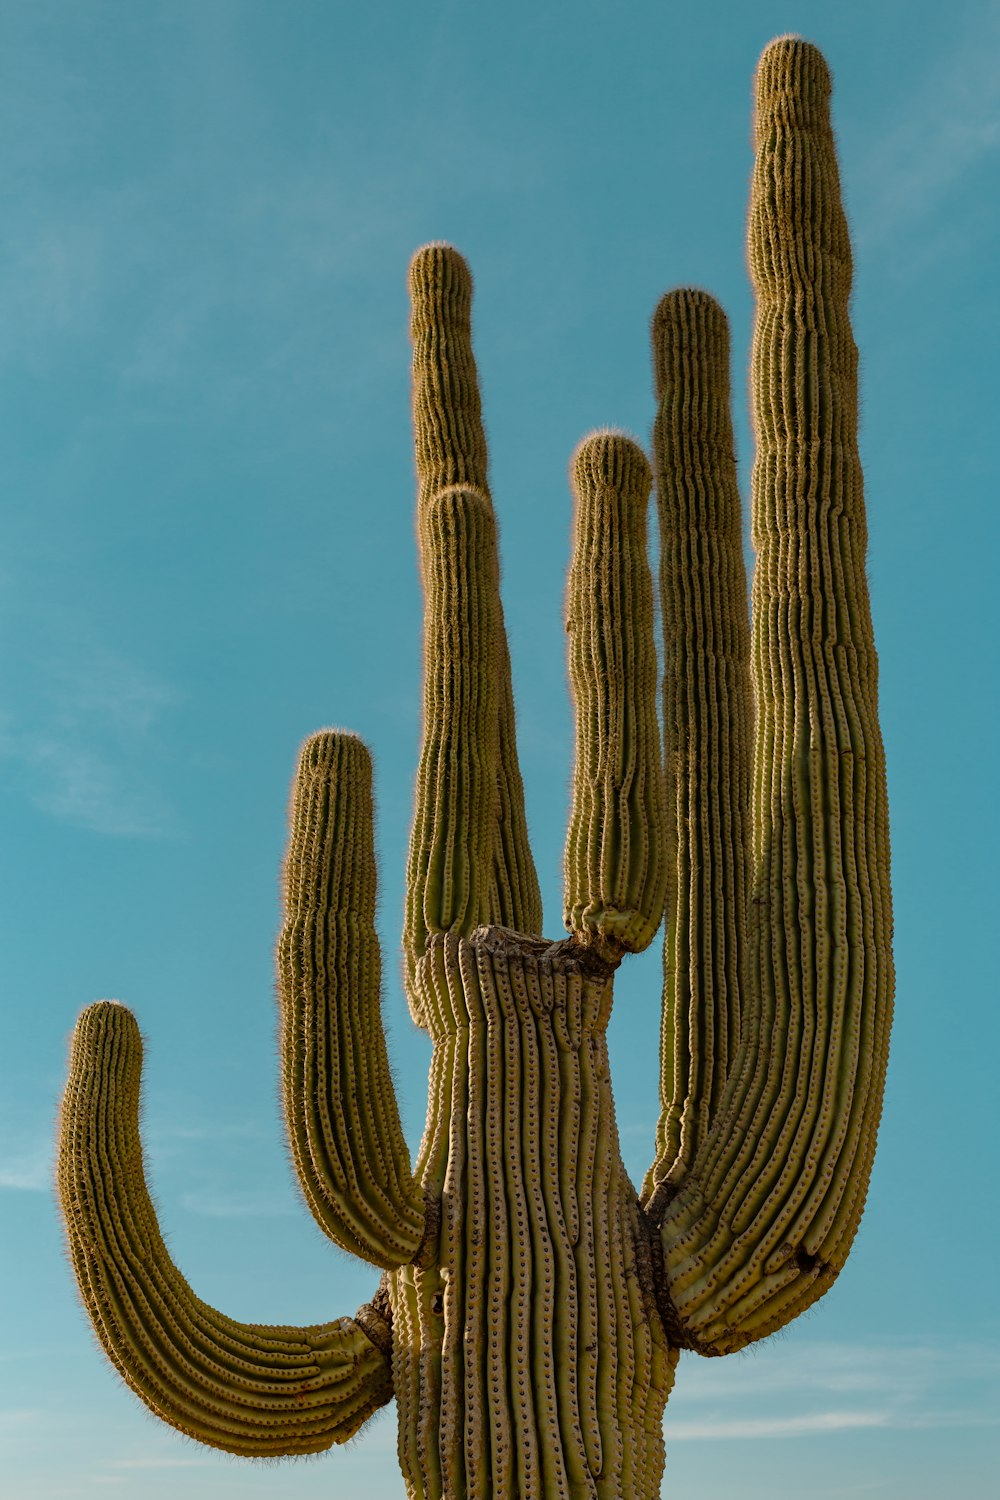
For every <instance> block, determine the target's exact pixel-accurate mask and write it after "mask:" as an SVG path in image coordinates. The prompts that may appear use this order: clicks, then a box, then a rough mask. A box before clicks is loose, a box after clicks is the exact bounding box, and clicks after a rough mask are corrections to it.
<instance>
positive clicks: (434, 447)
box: [403, 244, 542, 991]
mask: <svg viewBox="0 0 1000 1500" xmlns="http://www.w3.org/2000/svg"><path fill="white" fill-rule="evenodd" d="M410 305H411V309H412V314H411V320H410V336H411V338H412V341H413V436H414V449H415V453H416V464H417V532H418V536H419V537H420V538H421V542H422V545H421V560H422V563H423V565H424V566H423V574H424V592H425V596H426V597H428V598H435V597H437V596H436V595H435V593H434V582H433V578H432V577H429V576H428V568H429V567H433V563H434V560H435V558H436V557H437V555H438V554H436V553H435V551H434V549H433V548H428V547H427V546H425V545H423V536H424V527H425V523H426V518H427V515H428V508H429V505H430V503H431V502H432V500H433V498H434V497H435V496H439V495H440V494H441V493H442V492H443V491H445V490H448V489H450V488H452V487H454V486H460V487H461V486H466V487H468V488H469V489H471V490H474V491H475V492H476V493H477V494H479V495H481V496H483V498H484V499H485V500H486V502H487V505H488V506H489V508H490V510H492V502H491V499H490V490H489V484H488V480H487V473H486V468H487V453H486V435H485V433H484V431H483V422H482V408H481V404H480V399H479V384H478V378H477V374H476V361H475V358H474V356H473V353H472V329H471V323H470V316H471V308H472V275H471V273H470V271H469V268H468V266H467V265H466V263H465V261H464V260H463V258H462V257H461V255H459V254H458V252H457V251H456V250H453V249H452V247H451V246H450V245H440V244H434V245H425V246H424V247H423V249H421V250H418V251H417V253H416V255H415V256H414V257H413V260H412V261H411V263H410ZM494 524H495V523H494ZM489 568H490V570H491V572H490V574H489V575H488V576H492V578H493V579H494V580H495V584H494V586H495V588H496V591H497V593H496V602H495V606H494V608H495V610H496V618H497V623H496V627H495V629H496V637H495V642H496V644H495V652H496V663H495V672H496V682H497V687H498V691H499V695H500V720H499V727H498V730H497V744H498V753H497V787H496V804H495V808H496V810H495V815H494V816H495V831H494V838H493V854H492V861H491V866H490V873H489V877H488V890H489V898H488V911H489V915H488V916H485V917H484V918H483V920H486V921H490V922H495V923H497V924H499V925H500V926H502V927H510V928H513V929H514V930H515V931H516V932H524V933H530V934H538V933H540V932H541V930H542V897H541V892H540V890H539V886H538V876H537V874H536V873H535V862H534V859H533V858H532V854H531V847H530V845H529V843H528V823H527V819H526V817H525V814H524V785H523V782H522V780H521V770H520V766H519V765H518V761H517V737H516V732H515V725H514V690H513V685H512V682H511V675H510V654H509V651H508V648H507V633H506V631H505V629H504V625H503V606H502V605H501V603H500V593H499V586H500V575H499V568H498V566H497V565H496V563H495V562H494V563H491V564H490V565H489ZM480 586H481V587H486V586H487V583H486V580H485V579H484V580H483V581H482V583H481V584H480ZM462 628H464V627H462ZM427 649H428V650H430V649H432V643H428V648H427ZM430 670H431V666H430V663H427V664H426V668H425V671H426V672H429V671H430ZM425 713H426V698H425ZM425 727H427V728H428V733H429V736H430V737H433V736H434V734H435V733H440V734H442V735H443V736H444V739H445V742H446V743H448V742H449V741H450V742H451V743H452V746H453V748H452V749H451V750H450V752H449V753H451V754H452V755H454V756H456V757H457V759H458V760H459V761H461V762H464V761H465V760H466V759H467V758H468V757H469V755H470V744H469V742H468V741H463V740H462V739H461V728H460V726H459V725H458V724H455V723H452V724H450V725H447V726H443V727H442V728H441V729H440V730H438V729H436V727H435V726H433V725H428V723H427V719H426V717H425ZM472 744H473V746H474V747H475V748H474V749H473V751H472V753H473V754H474V755H476V754H479V753H480V747H479V746H476V745H475V742H474V741H473V742H472ZM482 753H484V754H485V753H487V751H486V746H485V745H484V746H482ZM428 795H430V796H431V797H432V799H434V798H436V797H437V796H438V792H437V791H431V790H430V789H429V788H428V787H426V786H425V783H424V781H423V779H422V777H418V782H417V814H416V817H415V818H414V824H413V836H412V838H411V847H410V862H409V867H408V870H407V876H408V883H407V907H406V909H407V920H406V926H405V930H404V934H403V950H404V954H405V957H406V966H407V968H406V972H407V975H408V978H409V985H408V989H410V991H412V987H413V966H414V964H415V963H416V961H417V960H418V959H419V957H420V954H421V952H422V951H423V941H424V937H425V935H426V931H427V930H430V931H435V930H441V931H452V930H453V931H464V932H465V934H466V935H468V933H470V932H471V931H472V930H473V928H474V927H475V926H476V925H478V924H477V923H476V922H475V921H474V920H471V913H469V914H468V916H469V920H467V921H466V924H465V926H464V927H453V926H452V925H451V924H450V923H449V924H447V925H446V926H445V927H442V928H435V927H434V926H433V924H432V925H431V926H430V927H429V928H428V929H425V928H424V923H425V922H426V920H427V914H430V913H432V912H433V910H434V907H435V905H436V902H437V900H438V898H437V896H436V895H434V894H433V893H431V894H430V895H428V894H427V893H426V891H425V888H424V884H423V882H424V880H425V878H426V876H425V873H424V871H425V860H426V855H425V854H424V853H423V852H422V851H421V849H420V848H419V847H415V846H417V845H418V844H419V836H420V834H421V833H422V831H423V828H424V826H425V820H427V819H430V820H431V821H433V818H434V814H433V813H432V812H431V810H430V809H429V808H428V807H427V806H426V805H425V799H426V797H427V796H428ZM459 837H460V838H462V839H463V840H464V838H465V837H466V836H465V834H464V833H463V834H460V835H459ZM448 858H449V856H448V855H445V856H444V859H445V862H446V863H447V861H448ZM421 909H423V911H424V913H425V915H424V917H423V918H419V917H418V916H417V913H418V912H420V911H421Z"/></svg>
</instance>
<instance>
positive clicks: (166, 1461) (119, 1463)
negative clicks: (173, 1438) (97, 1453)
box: [108, 1456, 212, 1469]
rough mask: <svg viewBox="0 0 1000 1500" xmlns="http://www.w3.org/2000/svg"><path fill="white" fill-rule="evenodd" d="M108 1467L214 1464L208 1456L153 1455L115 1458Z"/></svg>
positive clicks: (188, 1467)
mask: <svg viewBox="0 0 1000 1500" xmlns="http://www.w3.org/2000/svg"><path fill="white" fill-rule="evenodd" d="M108 1467H109V1468H111V1469H209V1468H211V1467H212V1464H211V1460H209V1459H207V1458H165V1457H163V1458H161V1457H158V1456H151V1457H149V1458H113V1459H112V1460H111V1461H110V1463H109V1465H108Z"/></svg>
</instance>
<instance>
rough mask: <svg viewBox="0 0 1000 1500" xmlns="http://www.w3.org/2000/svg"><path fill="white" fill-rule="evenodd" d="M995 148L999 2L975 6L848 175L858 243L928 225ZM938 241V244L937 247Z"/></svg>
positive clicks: (998, 147)
mask: <svg viewBox="0 0 1000 1500" xmlns="http://www.w3.org/2000/svg"><path fill="white" fill-rule="evenodd" d="M998 152H1000V3H997V0H991V3H990V4H988V5H986V6H981V5H980V6H975V7H973V8H972V10H971V12H970V20H969V24H968V25H967V26H966V27H965V28H964V29H963V30H961V31H960V32H959V35H958V39H957V41H956V43H955V46H954V48H953V50H952V51H951V52H950V53H945V54H943V55H940V56H938V57H937V58H936V59H935V61H934V66H933V72H932V73H931V74H929V75H928V76H927V77H926V79H925V80H924V81H923V83H922V84H921V85H920V86H919V88H918V89H917V91H916V92H915V93H914V94H912V95H910V96H909V97H908V98H907V99H906V101H905V114H903V115H901V116H900V117H899V118H897V119H896V121H895V122H893V123H890V124H889V125H888V128H887V129H886V130H885V131H884V133H883V134H882V135H881V136H880V137H879V138H878V139H877V140H876V141H875V143H874V144H873V145H872V147H871V150H870V151H869V152H868V154H867V156H866V158H865V159H864V160H862V161H861V162H860V163H858V167H857V169H856V170H855V172H854V174H853V181H854V184H855V187H854V191H853V193H852V197H854V198H855V200H856V202H857V204H858V212H857V215H856V222H855V229H856V237H857V239H858V241H859V243H860V244H866V243H867V244H877V243H881V242H883V241H885V240H888V239H891V238H894V237H897V236H899V235H901V234H904V233H909V232H911V231H912V230H913V229H914V228H915V227H916V226H917V225H918V224H923V223H926V221H927V220H928V219H929V217H930V216H931V215H932V214H933V213H935V212H936V211H937V209H938V208H939V206H940V204H941V202H942V200H943V199H944V198H945V197H946V196H947V195H948V194H949V193H950V192H951V191H952V190H953V188H955V187H956V186H957V185H958V184H959V183H960V182H961V180H962V179H963V178H964V177H965V176H966V175H967V174H968V173H969V172H970V171H972V170H974V169H975V168H976V167H978V166H979V165H980V164H981V163H982V162H983V161H984V160H985V159H986V158H987V157H990V156H995V155H996V154H997V153H998ZM936 243H937V241H935V244H936Z"/></svg>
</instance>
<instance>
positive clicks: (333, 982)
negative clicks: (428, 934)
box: [277, 730, 424, 1268]
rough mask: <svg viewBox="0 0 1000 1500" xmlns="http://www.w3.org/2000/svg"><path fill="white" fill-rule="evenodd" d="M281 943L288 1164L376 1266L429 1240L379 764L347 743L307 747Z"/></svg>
mask: <svg viewBox="0 0 1000 1500" xmlns="http://www.w3.org/2000/svg"><path fill="white" fill-rule="evenodd" d="M289 825H290V836H289V843H288V853H287V857H286V859H285V866H284V897H285V920H284V924H283V926H282V930H281V935H280V937H279V940H278V953H277V960H278V995H279V1004H280V1012H281V1076H282V1092H283V1096H284V1104H285V1119H286V1122H287V1126H288V1134H289V1139H290V1141H291V1148H292V1158H293V1160H294V1162H295V1168H296V1172H297V1174H298V1178H299V1182H300V1184H301V1187H302V1190H303V1193H304V1194H305V1198H306V1201H307V1203H308V1204H309V1207H310V1209H311V1210H312V1213H313V1216H314V1217H315V1219H316V1221H317V1223H318V1224H319V1225H320V1227H321V1228H322V1229H323V1230H324V1231H325V1232H326V1233H327V1234H328V1235H329V1236H330V1238H331V1239H332V1240H333V1241H334V1242H335V1243H336V1244H338V1245H340V1246H341V1247H342V1248H343V1249H345V1250H349V1251H350V1252H351V1253H352V1254H354V1255H358V1256H361V1258H362V1259H364V1260H368V1261H370V1262H371V1263H372V1264H373V1265H376V1266H382V1267H386V1268H388V1267H391V1266H398V1265H403V1264H405V1263H406V1262H408V1261H410V1260H412V1258H413V1256H414V1254H415V1253H416V1251H417V1248H418V1246H419V1244H420V1241H421V1238H422V1236H423V1232H424V1204H423V1195H422V1193H421V1191H420V1189H419V1188H418V1187H417V1185H416V1183H415V1182H414V1180H413V1174H412V1171H411V1167H410V1156H409V1151H408V1149H407V1145H406V1140H405V1138H404V1136H403V1131H402V1127H401V1125H400V1122H399V1109H398V1107H397V1103H396V1095H395V1090H394V1088H393V1083H392V1077H391V1074H390V1072H389V1060H388V1057H387V1054H386V1044H385V1034H384V1031H383V1028H382V1019H381V1012H380V981H381V960H380V954H379V942H378V937H377V936H376V933H375V887H376V868H375V842H374V828H373V812H372V769H371V759H370V757H369V754H368V751H367V749H366V748H365V746H364V745H363V744H362V742H361V741H360V740H359V739H357V738H356V736H354V735H351V734H342V733H339V732H336V731H333V730H324V731H321V732H320V733H318V734H315V735H312V736H311V737H310V738H309V739H308V740H307V741H306V743H305V744H304V745H303V747H302V750H301V753H300V755H299V762H298V769H297V772H296V777H295V783H294V786H293V792H292V800H291V811H290V817H289Z"/></svg>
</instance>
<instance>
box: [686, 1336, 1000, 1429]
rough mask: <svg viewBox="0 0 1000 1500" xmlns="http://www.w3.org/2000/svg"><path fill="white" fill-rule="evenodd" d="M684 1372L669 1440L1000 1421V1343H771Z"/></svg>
mask: <svg viewBox="0 0 1000 1500" xmlns="http://www.w3.org/2000/svg"><path fill="white" fill-rule="evenodd" d="M683 1374H684V1378H683V1380H682V1382H680V1383H679V1388H678V1392H677V1394H676V1395H675V1396H674V1398H673V1399H672V1401H671V1403H670V1406H669V1407H668V1409H667V1416H666V1421H665V1424H664V1432H665V1435H666V1438H667V1441H668V1442H672V1441H676V1442H699V1441H706V1442H707V1441H717V1440H737V1439H755V1438H773V1439H781V1438H795V1437H803V1436H809V1435H818V1434H822V1433H829V1434H835V1433H838V1432H846V1431H850V1430H855V1429H857V1430H860V1429H866V1428H867V1429H872V1430H890V1429H891V1430H893V1431H927V1430H931V1429H939V1428H962V1427H967V1428H975V1427H992V1426H996V1425H1000V1419H998V1418H997V1417H996V1416H995V1411H996V1397H997V1394H998V1393H1000V1390H998V1388H1000V1347H997V1346H996V1345H993V1344H971V1343H968V1344H965V1343H963V1344H954V1345H951V1346H950V1347H949V1346H938V1347H931V1346H929V1345H922V1344H916V1343H911V1344H907V1343H903V1342H900V1343H899V1344H894V1345H867V1344H848V1343H830V1344H823V1343H819V1342H817V1343H803V1344H799V1345H797V1346H792V1347H784V1348H782V1347H781V1346H780V1344H779V1345H778V1346H772V1347H768V1346H767V1345H765V1346H762V1347H761V1348H760V1349H759V1350H755V1351H753V1353H752V1354H748V1355H746V1356H744V1357H743V1358H737V1359H735V1360H731V1361H727V1364H726V1366H725V1367H723V1368H721V1369H720V1368H717V1367H716V1365H715V1363H714V1362H713V1363H712V1364H710V1365H705V1364H704V1363H703V1362H701V1361H696V1360H695V1361H692V1360H687V1361H685V1366H684V1372H683ZM831 1398H834V1399H833V1400H831ZM838 1398H839V1399H838ZM709 1402H711V1403H712V1408H711V1409H710V1410H709V1411H706V1407H707V1405H708V1403H709ZM841 1403H843V1404H841Z"/></svg>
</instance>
